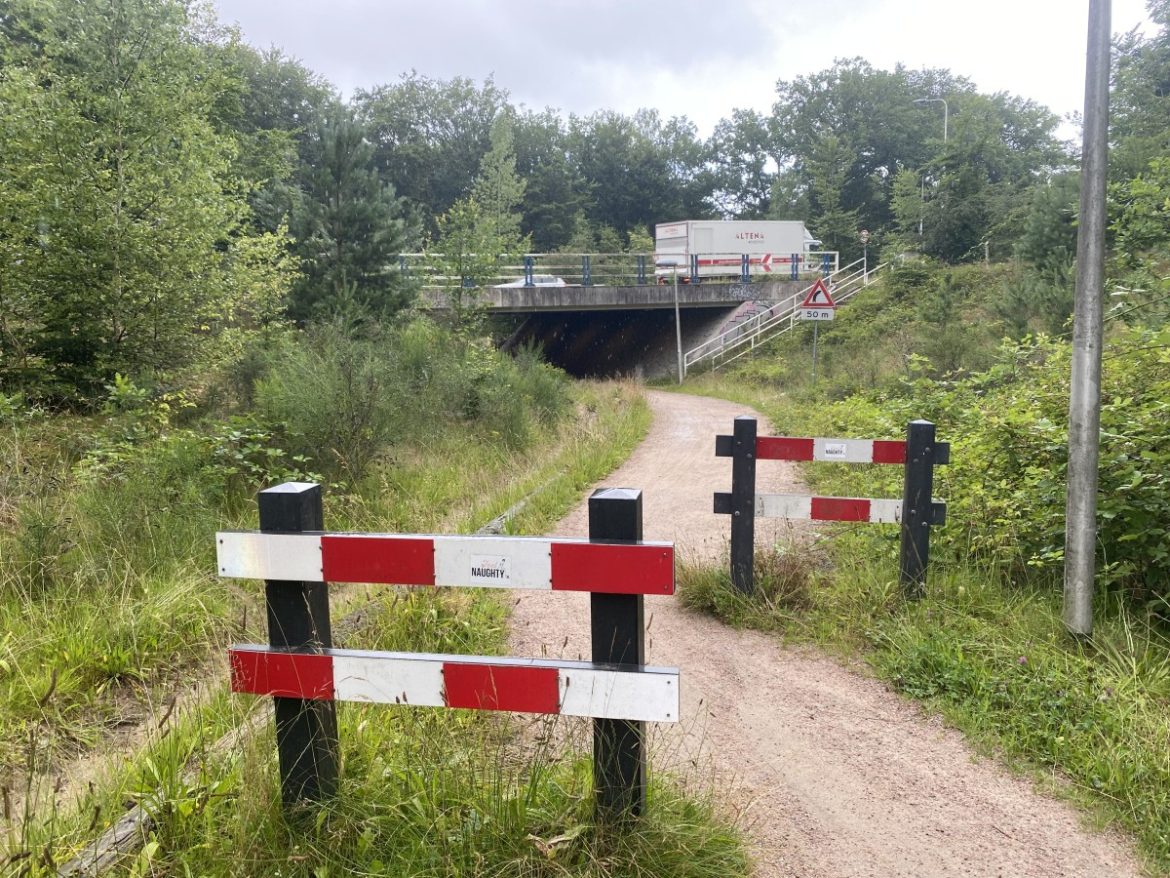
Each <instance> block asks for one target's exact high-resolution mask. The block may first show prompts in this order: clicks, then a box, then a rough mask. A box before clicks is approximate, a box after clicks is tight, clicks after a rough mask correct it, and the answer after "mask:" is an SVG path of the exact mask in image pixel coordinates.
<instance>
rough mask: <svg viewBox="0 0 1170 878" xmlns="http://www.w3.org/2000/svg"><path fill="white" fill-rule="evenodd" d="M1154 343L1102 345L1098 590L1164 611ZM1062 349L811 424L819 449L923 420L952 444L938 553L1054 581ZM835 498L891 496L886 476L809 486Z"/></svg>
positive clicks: (1011, 350) (1030, 352)
mask: <svg viewBox="0 0 1170 878" xmlns="http://www.w3.org/2000/svg"><path fill="white" fill-rule="evenodd" d="M1167 340H1168V336H1167V333H1166V332H1165V331H1161V330H1158V331H1154V330H1142V329H1130V328H1122V329H1118V330H1117V331H1115V332H1114V333H1112V335H1111V337H1110V340H1109V343H1108V345H1107V347H1106V354H1105V358H1104V364H1103V373H1102V406H1101V456H1100V487H1099V496H1098V521H1099V533H1098V545H1099V547H1100V558H1099V564H1098V576H1099V579H1100V581H1101V583H1102V584H1104V585H1108V586H1113V587H1116V588H1120V589H1123V590H1125V591H1127V592H1130V593H1131V594H1132V596H1133V597H1135V598H1136V599H1137V600H1139V601H1141V602H1144V603H1154V604H1164V603H1165V602H1166V600H1167V599H1168V598H1170V544H1168V542H1167V532H1168V531H1167V528H1168V526H1170V484H1168V480H1167V470H1168V468H1170V431H1168V430H1167V427H1166V424H1167V417H1168V415H1170V350H1168V348H1167V344H1166V342H1167ZM1069 358H1070V346H1069V344H1068V343H1067V342H1065V341H1059V340H1055V339H1051V338H1047V337H1043V336H1040V337H1028V338H1025V339H1024V340H1022V341H1019V342H1004V343H1003V344H1002V345H1001V347H1000V349H999V351H998V354H997V357H996V361H995V363H994V365H993V366H992V367H991V368H989V369H987V370H985V371H983V372H979V373H976V374H973V375H970V376H969V377H966V378H963V379H960V380H944V379H936V378H930V377H925V376H923V375H921V374H920V373H919V374H918V375H917V376H916V377H912V378H911V379H909V380H907V381H906V382H905V383H904V384H903V387H902V388H901V391H900V392H898V393H886V394H875V395H871V396H853V397H850V398H849V399H846V400H842V401H840V402H838V403H835V404H833V405H831V406H829V407H827V408H825V409H823V410H822V412H820V413H819V414H818V413H815V412H814V413H813V414H812V415H811V416H812V417H813V418H814V419H816V420H818V421H819V422H820V423H819V424H818V427H819V428H820V429H823V430H825V431H828V432H826V433H825V435H853V436H874V437H891V438H892V437H900V436H901V435H903V433H904V431H905V424H906V422H907V421H909V420H912V419H914V418H927V419H928V420H932V421H934V422H935V423H936V424H937V425H938V436H939V439H940V440H945V441H949V442H950V443H951V463H950V465H948V466H945V467H940V468H939V469H938V470H936V476H935V493H936V495H937V496H939V497H942V498H945V499H946V501H947V507H948V509H947V525H946V527H944V528H940V529H939V530H937V531H936V534H935V538H936V543H935V544H936V545H937V546H938V547H939V549H940V550H941V551H943V552H946V553H949V554H950V556H951V557H952V558H955V559H957V558H960V557H966V558H973V559H976V560H979V561H982V562H984V563H986V564H988V565H989V566H993V567H996V568H999V569H1002V570H1004V571H1005V572H1006V573H1008V574H1009V575H1011V576H1013V577H1025V576H1028V575H1030V574H1039V575H1041V576H1048V577H1051V578H1052V579H1054V580H1055V579H1057V578H1058V577H1059V575H1060V570H1061V565H1062V563H1063V559H1064V526H1065V483H1066V478H1067V465H1068V453H1067V449H1068V445H1067V440H1068V394H1069V387H1068V382H1069V374H1070V363H1069ZM813 477H814V478H821V479H822V481H823V482H824V483H826V484H831V485H832V486H833V488H834V489H835V490H838V491H841V492H850V493H856V494H859V495H860V494H864V493H866V492H868V491H879V492H882V493H884V494H885V495H887V496H897V495H898V493H899V484H898V482H899V477H900V472H899V471H894V468H890V467H886V468H882V467H870V468H853V469H850V470H849V471H845V470H844V469H843V468H840V469H838V468H834V470H833V471H830V472H829V474H828V475H827V476H824V475H821V476H818V475H817V473H814V474H813Z"/></svg>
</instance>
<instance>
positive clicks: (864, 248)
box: [860, 229, 869, 285]
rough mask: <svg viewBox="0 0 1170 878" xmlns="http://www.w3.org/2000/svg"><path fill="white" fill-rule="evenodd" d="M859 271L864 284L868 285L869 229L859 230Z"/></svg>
mask: <svg viewBox="0 0 1170 878" xmlns="http://www.w3.org/2000/svg"><path fill="white" fill-rule="evenodd" d="M860 237H861V271H862V275H863V278H864V281H863V282H864V283H865V284H867V285H868V284H869V229H862V230H861V235H860Z"/></svg>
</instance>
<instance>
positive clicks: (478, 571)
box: [471, 555, 512, 585]
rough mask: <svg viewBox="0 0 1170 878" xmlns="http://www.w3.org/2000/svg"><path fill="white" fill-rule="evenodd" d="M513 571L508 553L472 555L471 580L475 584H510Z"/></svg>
mask: <svg viewBox="0 0 1170 878" xmlns="http://www.w3.org/2000/svg"><path fill="white" fill-rule="evenodd" d="M511 581H512V572H511V567H510V564H509V558H508V556H507V555H472V556H471V582H472V584H473V585H508V584H509V583H511Z"/></svg>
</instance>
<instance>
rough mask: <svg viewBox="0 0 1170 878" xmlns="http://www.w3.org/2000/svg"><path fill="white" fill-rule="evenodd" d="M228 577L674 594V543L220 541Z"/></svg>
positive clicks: (254, 537)
mask: <svg viewBox="0 0 1170 878" xmlns="http://www.w3.org/2000/svg"><path fill="white" fill-rule="evenodd" d="M216 555H217V565H218V569H219V575H220V576H226V577H232V578H236V579H272V580H288V581H294V582H296V581H300V582H364V583H377V584H387V585H419V586H440V585H441V586H456V587H475V588H485V587H486V588H522V589H550V590H552V591H588V592H599V593H605V594H674V547H673V545H672V544H670V543H656V542H642V543H625V544H619V543H591V542H589V541H588V540H548V539H541V538H529V537H459V536H406V535H400V534H274V533H253V532H223V533H218V534H216Z"/></svg>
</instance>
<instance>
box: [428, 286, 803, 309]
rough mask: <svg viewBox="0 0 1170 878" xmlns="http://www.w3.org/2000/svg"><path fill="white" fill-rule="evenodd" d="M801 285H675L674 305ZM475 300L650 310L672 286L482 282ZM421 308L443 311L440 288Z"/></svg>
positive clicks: (706, 304)
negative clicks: (499, 284) (483, 285)
mask: <svg viewBox="0 0 1170 878" xmlns="http://www.w3.org/2000/svg"><path fill="white" fill-rule="evenodd" d="M804 286H807V283H806V282H803V281H767V282H764V283H751V284H742V283H734V284H719V283H701V284H694V285H692V284H679V287H678V304H679V307H680V308H719V307H724V308H726V307H729V306H733V305H738V304H740V303H741V302H746V301H749V300H752V299H756V300H760V301H778V300H780V299H782V298H784V297H788V296H792V295H793V294H794V293H795V292H796V291H797V290H798V289H801V288H803V287H804ZM476 301H477V302H478V303H479V304H481V305H483V306H486V307H487V308H488V309H490V310H492V311H498V312H501V313H505V314H508V313H513V314H520V313H531V312H538V311H620V310H625V309H637V310H653V309H658V308H673V307H674V287H673V286H671V285H669V284H666V285H647V286H627V287H609V286H588V287H586V286H566V287H503V288H500V287H487V288H482V289H480V290H478V291H476ZM419 304H420V305H421V306H422V307H423V308H428V309H433V310H447V309H449V308H450V303H449V301H448V299H447V295H446V294H445V293H442V292H438V291H433V290H428V291H424V292H423V293H422V295H421V296H420V297H419Z"/></svg>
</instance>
